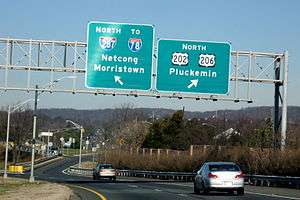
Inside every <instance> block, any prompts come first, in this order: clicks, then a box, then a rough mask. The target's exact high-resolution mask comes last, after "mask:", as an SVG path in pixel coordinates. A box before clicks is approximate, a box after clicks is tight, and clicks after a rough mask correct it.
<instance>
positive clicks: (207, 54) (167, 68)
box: [156, 39, 231, 94]
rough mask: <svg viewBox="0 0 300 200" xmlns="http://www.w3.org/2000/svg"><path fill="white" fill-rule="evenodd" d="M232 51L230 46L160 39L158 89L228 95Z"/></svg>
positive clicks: (160, 90)
mask: <svg viewBox="0 0 300 200" xmlns="http://www.w3.org/2000/svg"><path fill="white" fill-rule="evenodd" d="M230 49H231V46H230V44H229V43H218V42H200V41H183V40H169V39H160V40H159V41H158V57H157V85H156V89H157V90H158V91H159V92H188V93H207V94H227V93H228V91H229V80H230V79H229V75H230Z"/></svg>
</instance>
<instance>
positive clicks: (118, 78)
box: [114, 76, 124, 85]
mask: <svg viewBox="0 0 300 200" xmlns="http://www.w3.org/2000/svg"><path fill="white" fill-rule="evenodd" d="M114 78H115V82H116V83H119V84H120V85H123V84H124V83H123V82H122V81H121V76H114Z"/></svg>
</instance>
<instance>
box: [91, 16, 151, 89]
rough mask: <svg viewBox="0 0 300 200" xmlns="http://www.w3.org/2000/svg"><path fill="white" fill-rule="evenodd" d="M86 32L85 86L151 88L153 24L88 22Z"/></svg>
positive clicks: (95, 87)
mask: <svg viewBox="0 0 300 200" xmlns="http://www.w3.org/2000/svg"><path fill="white" fill-rule="evenodd" d="M87 35H88V36H87V64H86V77H85V84H86V87H88V88H94V89H97V88H99V89H100V88H101V89H127V90H149V89H150V88H151V77H152V56H153V41H154V28H153V26H152V25H142V24H121V23H103V22H90V23H89V24H88V30H87Z"/></svg>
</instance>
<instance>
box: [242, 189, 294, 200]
mask: <svg viewBox="0 0 300 200" xmlns="http://www.w3.org/2000/svg"><path fill="white" fill-rule="evenodd" d="M245 193H246V194H256V195H261V196H268V197H279V198H284V199H297V200H300V198H297V197H288V196H281V195H277V194H264V193H258V192H248V191H245Z"/></svg>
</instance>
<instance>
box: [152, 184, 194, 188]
mask: <svg viewBox="0 0 300 200" xmlns="http://www.w3.org/2000/svg"><path fill="white" fill-rule="evenodd" d="M157 184H162V185H177V186H184V187H194V186H193V185H185V184H178V183H157Z"/></svg>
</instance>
